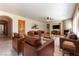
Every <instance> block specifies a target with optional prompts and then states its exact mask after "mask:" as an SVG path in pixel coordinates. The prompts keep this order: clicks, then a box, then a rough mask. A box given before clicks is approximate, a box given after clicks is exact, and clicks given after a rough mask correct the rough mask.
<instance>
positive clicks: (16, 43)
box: [12, 33, 24, 54]
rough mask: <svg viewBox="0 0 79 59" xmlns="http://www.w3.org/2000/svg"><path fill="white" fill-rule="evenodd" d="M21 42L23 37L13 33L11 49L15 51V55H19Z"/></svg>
mask: <svg viewBox="0 0 79 59" xmlns="http://www.w3.org/2000/svg"><path fill="white" fill-rule="evenodd" d="M23 40H24V37H23V35H22V34H19V33H14V36H13V38H12V47H13V48H14V49H15V51H16V52H17V54H19V53H20V52H21V51H22V50H23V49H22V48H23Z"/></svg>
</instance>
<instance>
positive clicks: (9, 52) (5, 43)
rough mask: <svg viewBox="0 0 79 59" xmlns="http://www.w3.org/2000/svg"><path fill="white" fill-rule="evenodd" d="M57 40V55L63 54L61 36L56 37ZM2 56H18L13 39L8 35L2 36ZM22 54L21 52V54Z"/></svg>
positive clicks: (0, 44)
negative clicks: (60, 43)
mask: <svg viewBox="0 0 79 59" xmlns="http://www.w3.org/2000/svg"><path fill="white" fill-rule="evenodd" d="M54 41H55V51H54V55H55V56H62V52H61V51H60V49H59V37H58V36H57V37H54ZM0 56H17V53H16V52H15V51H14V49H12V40H11V39H9V38H7V37H3V36H1V37H0ZM20 56H21V54H20Z"/></svg>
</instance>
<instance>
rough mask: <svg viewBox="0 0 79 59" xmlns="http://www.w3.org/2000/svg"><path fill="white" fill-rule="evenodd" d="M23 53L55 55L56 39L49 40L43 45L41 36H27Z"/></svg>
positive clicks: (27, 54)
mask: <svg viewBox="0 0 79 59" xmlns="http://www.w3.org/2000/svg"><path fill="white" fill-rule="evenodd" d="M22 54H23V56H53V54H54V41H53V40H49V41H47V42H46V43H44V44H43V45H41V42H40V37H34V36H27V37H26V38H25V41H24V50H23V52H22Z"/></svg>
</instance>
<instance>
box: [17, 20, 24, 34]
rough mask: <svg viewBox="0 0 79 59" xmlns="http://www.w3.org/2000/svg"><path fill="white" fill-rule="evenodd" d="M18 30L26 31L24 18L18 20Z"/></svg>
mask: <svg viewBox="0 0 79 59" xmlns="http://www.w3.org/2000/svg"><path fill="white" fill-rule="evenodd" d="M18 32H19V33H25V21H24V20H18Z"/></svg>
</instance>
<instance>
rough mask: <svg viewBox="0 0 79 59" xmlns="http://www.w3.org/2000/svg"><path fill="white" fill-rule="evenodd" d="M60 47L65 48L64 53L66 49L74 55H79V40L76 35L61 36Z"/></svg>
mask: <svg viewBox="0 0 79 59" xmlns="http://www.w3.org/2000/svg"><path fill="white" fill-rule="evenodd" d="M73 38H74V39H73ZM60 48H61V49H62V50H63V55H64V51H66V52H68V53H69V54H72V55H79V40H78V39H76V36H75V35H71V36H70V38H66V37H61V38H60Z"/></svg>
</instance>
